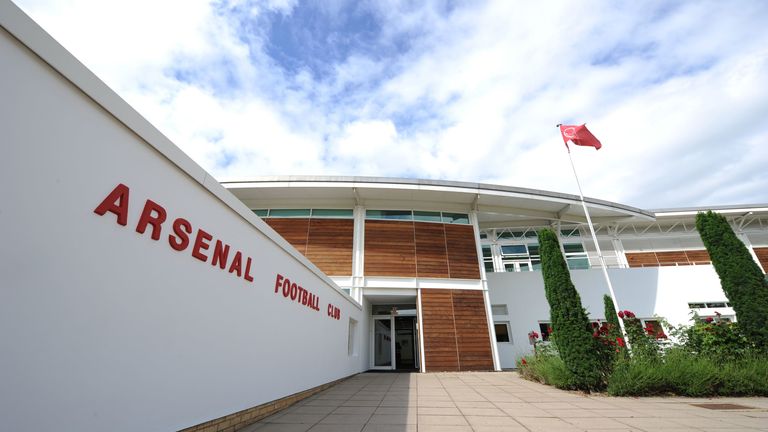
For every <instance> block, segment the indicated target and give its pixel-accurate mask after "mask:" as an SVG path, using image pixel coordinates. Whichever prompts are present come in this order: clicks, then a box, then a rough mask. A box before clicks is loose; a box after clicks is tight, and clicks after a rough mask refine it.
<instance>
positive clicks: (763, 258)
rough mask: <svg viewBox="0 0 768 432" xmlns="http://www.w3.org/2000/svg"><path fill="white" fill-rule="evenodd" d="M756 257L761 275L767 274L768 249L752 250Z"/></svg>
mask: <svg viewBox="0 0 768 432" xmlns="http://www.w3.org/2000/svg"><path fill="white" fill-rule="evenodd" d="M752 249H753V250H754V251H755V255H757V259H758V261H760V265H762V266H763V273H768V248H752Z"/></svg>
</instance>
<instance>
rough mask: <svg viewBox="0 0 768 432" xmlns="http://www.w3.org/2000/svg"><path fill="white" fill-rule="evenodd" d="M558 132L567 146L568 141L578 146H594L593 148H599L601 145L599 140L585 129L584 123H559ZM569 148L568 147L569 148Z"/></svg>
mask: <svg viewBox="0 0 768 432" xmlns="http://www.w3.org/2000/svg"><path fill="white" fill-rule="evenodd" d="M560 133H561V134H562V135H563V142H564V143H565V146H566V147H568V141H569V140H570V141H571V142H572V143H574V144H576V145H580V146H589V147H594V148H595V150H600V147H602V146H603V145H602V144H600V141H599V140H598V139H597V138H595V136H594V135H592V132H590V131H589V130H588V129H587V126H586V125H581V126H576V125H563V124H561V125H560ZM569 150H570V149H569Z"/></svg>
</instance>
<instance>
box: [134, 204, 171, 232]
mask: <svg viewBox="0 0 768 432" xmlns="http://www.w3.org/2000/svg"><path fill="white" fill-rule="evenodd" d="M152 213H155V214H156V215H155V216H152ZM165 218H166V213H165V209H164V208H163V206H161V205H160V204H158V203H156V202H154V201H152V200H149V199H148V200H147V202H146V203H145V204H144V210H142V211H141V217H140V218H139V223H138V224H137V225H136V232H137V233H139V234H144V231H146V230H147V225H152V235H151V237H152V240H160V231H161V230H162V228H161V226H162V224H163V222H165Z"/></svg>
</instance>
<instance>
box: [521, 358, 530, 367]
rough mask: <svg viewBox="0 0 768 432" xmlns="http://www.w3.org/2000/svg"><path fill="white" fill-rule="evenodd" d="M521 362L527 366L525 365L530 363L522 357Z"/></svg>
mask: <svg viewBox="0 0 768 432" xmlns="http://www.w3.org/2000/svg"><path fill="white" fill-rule="evenodd" d="M520 364H521V365H523V366H525V365H527V364H528V362H527V361H525V359H522V360H520Z"/></svg>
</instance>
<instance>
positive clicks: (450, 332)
mask: <svg viewBox="0 0 768 432" xmlns="http://www.w3.org/2000/svg"><path fill="white" fill-rule="evenodd" d="M421 310H422V323H423V326H424V328H423V332H424V351H425V352H424V361H425V363H424V364H425V366H426V369H427V371H429V372H439V371H468V370H493V357H492V353H491V341H490V336H489V333H488V322H487V318H486V314H485V303H484V300H483V292H482V291H476V290H447V289H423V290H422V291H421Z"/></svg>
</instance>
